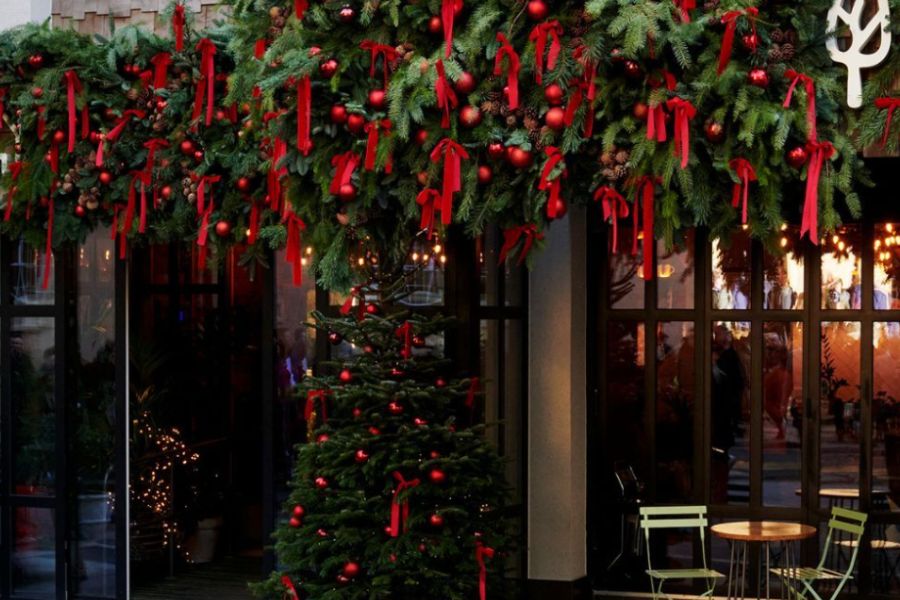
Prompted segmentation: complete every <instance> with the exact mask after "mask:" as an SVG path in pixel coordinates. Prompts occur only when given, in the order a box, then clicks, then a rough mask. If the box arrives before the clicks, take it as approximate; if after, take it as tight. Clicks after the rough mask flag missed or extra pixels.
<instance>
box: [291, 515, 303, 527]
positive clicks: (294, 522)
mask: <svg viewBox="0 0 900 600" xmlns="http://www.w3.org/2000/svg"><path fill="white" fill-rule="evenodd" d="M289 523H290V525H291V527H294V528H296V527H300V525H302V524H303V522H302V521H301V520H300V519H298V518H297V517H291V520H290V521H289Z"/></svg>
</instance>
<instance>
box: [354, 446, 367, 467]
mask: <svg viewBox="0 0 900 600" xmlns="http://www.w3.org/2000/svg"><path fill="white" fill-rule="evenodd" d="M353 460H355V461H356V462H358V463H364V462H366V461H367V460H369V453H368V452H366V451H365V450H363V449H362V448H360V449H359V450H357V451H356V453H355V454H354V455H353Z"/></svg>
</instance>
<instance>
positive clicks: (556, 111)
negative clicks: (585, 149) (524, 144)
mask: <svg viewBox="0 0 900 600" xmlns="http://www.w3.org/2000/svg"><path fill="white" fill-rule="evenodd" d="M544 122H545V123H546V124H547V127H549V128H550V129H552V130H554V131H562V129H563V128H564V127H565V126H566V111H564V110H563V109H561V108H559V107H558V106H554V107H553V108H551V109H550V110H548V111H547V114H546V115H544Z"/></svg>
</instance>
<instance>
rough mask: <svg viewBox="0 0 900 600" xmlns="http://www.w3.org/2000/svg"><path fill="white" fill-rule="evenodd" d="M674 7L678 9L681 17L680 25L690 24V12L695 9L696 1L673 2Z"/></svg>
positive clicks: (679, 0) (682, 0)
mask: <svg viewBox="0 0 900 600" xmlns="http://www.w3.org/2000/svg"><path fill="white" fill-rule="evenodd" d="M674 2H675V6H676V7H677V8H678V12H679V14H680V16H681V22H682V23H690V22H691V12H690V11H692V10H694V9H695V8H697V2H696V0H674Z"/></svg>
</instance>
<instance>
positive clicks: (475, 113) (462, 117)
mask: <svg viewBox="0 0 900 600" xmlns="http://www.w3.org/2000/svg"><path fill="white" fill-rule="evenodd" d="M459 122H460V123H461V124H462V126H463V127H468V128H470V129H471V128H472V127H478V126H479V125H480V124H481V111H480V110H478V109H477V108H476V107H474V106H472V105H471V104H467V105H466V106H463V107H462V110H460V111H459Z"/></svg>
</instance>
